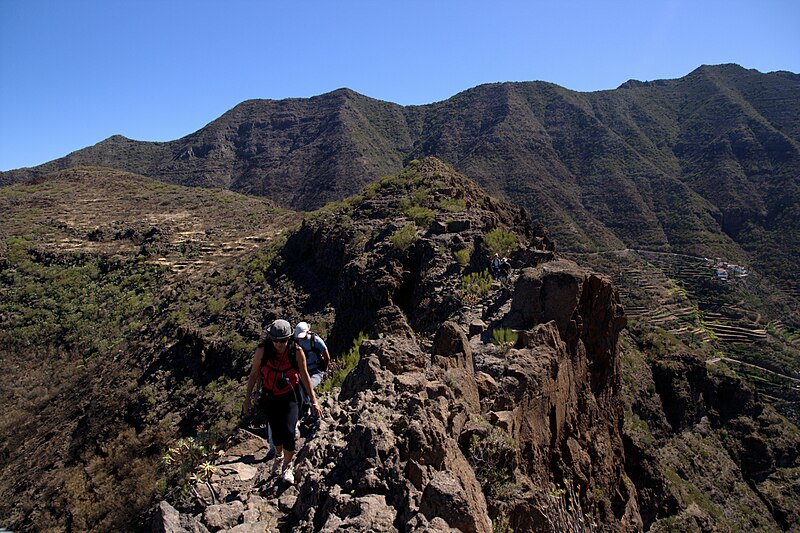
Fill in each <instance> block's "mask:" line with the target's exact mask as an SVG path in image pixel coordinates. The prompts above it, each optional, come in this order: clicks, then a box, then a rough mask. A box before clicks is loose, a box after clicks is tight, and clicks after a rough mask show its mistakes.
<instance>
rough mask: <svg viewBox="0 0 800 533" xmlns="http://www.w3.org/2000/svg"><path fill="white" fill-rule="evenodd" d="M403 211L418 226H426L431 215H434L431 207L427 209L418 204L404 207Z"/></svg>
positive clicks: (431, 218)
mask: <svg viewBox="0 0 800 533" xmlns="http://www.w3.org/2000/svg"><path fill="white" fill-rule="evenodd" d="M405 213H406V216H407V217H408V218H410V219H411V220H413V221H414V224H416V225H417V226H420V227H426V226H427V225H428V224H430V223H431V220H433V217H435V216H436V213H435V212H434V211H433V209H428V208H427V207H422V206H418V205H413V206H411V207H409V208H408V209H406V211H405Z"/></svg>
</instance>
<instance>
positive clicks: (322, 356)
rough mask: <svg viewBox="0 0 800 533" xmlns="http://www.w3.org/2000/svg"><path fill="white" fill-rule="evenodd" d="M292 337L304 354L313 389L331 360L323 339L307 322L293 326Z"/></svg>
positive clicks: (321, 378) (320, 381)
mask: <svg viewBox="0 0 800 533" xmlns="http://www.w3.org/2000/svg"><path fill="white" fill-rule="evenodd" d="M294 338H295V340H296V341H297V344H298V345H299V346H300V347H301V348H302V349H303V352H304V353H305V354H306V367H307V368H308V375H309V376H310V377H311V386H312V387H314V388H315V389H316V388H317V385H319V384H320V383H322V380H323V378H324V377H325V369H326V368H328V365H329V364H330V362H331V356H330V354H329V353H328V347H327V346H326V345H325V341H324V340H323V339H322V337H320V336H319V335H317V334H316V333H314V332H313V331H311V330H310V328H309V326H308V322H299V323H298V324H297V326H296V327H295V328H294Z"/></svg>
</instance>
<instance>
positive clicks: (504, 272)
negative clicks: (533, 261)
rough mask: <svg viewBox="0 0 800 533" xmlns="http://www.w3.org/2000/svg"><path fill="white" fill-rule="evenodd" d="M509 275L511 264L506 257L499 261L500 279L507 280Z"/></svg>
mask: <svg viewBox="0 0 800 533" xmlns="http://www.w3.org/2000/svg"><path fill="white" fill-rule="evenodd" d="M510 275H511V263H510V262H509V260H508V257H504V258H503V259H502V260H501V261H500V277H502V278H504V279H506V280H507V279H508V277H509V276H510Z"/></svg>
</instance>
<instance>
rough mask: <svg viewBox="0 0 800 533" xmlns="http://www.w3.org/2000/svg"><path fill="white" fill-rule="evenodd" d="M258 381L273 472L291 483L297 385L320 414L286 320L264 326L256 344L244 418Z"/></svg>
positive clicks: (243, 408) (299, 352)
mask: <svg viewBox="0 0 800 533" xmlns="http://www.w3.org/2000/svg"><path fill="white" fill-rule="evenodd" d="M259 378H260V380H261V399H260V401H259V406H258V407H259V409H261V410H263V411H264V413H265V414H266V417H267V421H268V423H269V428H270V431H271V433H272V440H273V442H274V444H275V451H276V456H275V459H274V460H273V463H272V473H273V474H277V473H278V471H279V469H280V472H281V479H283V480H284V481H286V482H287V483H294V471H293V470H292V466H291V462H292V457H293V456H294V452H295V433H294V432H295V427H296V426H297V419H298V415H299V412H300V403H301V396H300V395H301V392H300V387H299V386H298V384H299V383H300V382H302V383H303V385H304V386H305V387H306V388H307V389H308V391H309V392H308V394H309V397H310V398H309V399H310V401H311V402H310V403H311V407H312V409H313V410H314V412H315V413H316V414H317V416H321V415H322V409H321V408H320V406H319V403H318V402H317V397H316V395H315V394H314V389H313V387H312V386H311V378H310V377H309V375H308V370H307V369H306V356H305V354H304V353H303V349H302V348H300V347H299V346H297V345H296V343H295V342H294V340H293V339H292V326H291V324H289V323H288V322H287V321H285V320H276V321H274V322H273V323H272V324H270V325H269V326H268V327H267V333H266V339H265V340H263V341H262V342H261V343H259V345H258V347H257V348H256V351H255V353H254V354H253V363H252V367H251V369H250V378H249V379H248V380H247V396H245V398H244V404H243V405H242V411H243V412H244V414H245V415H248V414H249V413H250V407H251V406H250V401H251V398H252V397H253V389H254V387H255V385H256V382H257V381H259Z"/></svg>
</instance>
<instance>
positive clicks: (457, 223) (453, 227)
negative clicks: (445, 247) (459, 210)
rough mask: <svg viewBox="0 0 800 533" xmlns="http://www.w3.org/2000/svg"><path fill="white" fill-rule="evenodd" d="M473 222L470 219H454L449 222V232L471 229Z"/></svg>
mask: <svg viewBox="0 0 800 533" xmlns="http://www.w3.org/2000/svg"><path fill="white" fill-rule="evenodd" d="M471 227H472V224H471V222H470V221H469V220H453V221H450V222H448V223H447V232H448V233H461V232H462V231H469V229H470V228H471Z"/></svg>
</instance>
